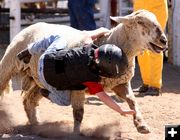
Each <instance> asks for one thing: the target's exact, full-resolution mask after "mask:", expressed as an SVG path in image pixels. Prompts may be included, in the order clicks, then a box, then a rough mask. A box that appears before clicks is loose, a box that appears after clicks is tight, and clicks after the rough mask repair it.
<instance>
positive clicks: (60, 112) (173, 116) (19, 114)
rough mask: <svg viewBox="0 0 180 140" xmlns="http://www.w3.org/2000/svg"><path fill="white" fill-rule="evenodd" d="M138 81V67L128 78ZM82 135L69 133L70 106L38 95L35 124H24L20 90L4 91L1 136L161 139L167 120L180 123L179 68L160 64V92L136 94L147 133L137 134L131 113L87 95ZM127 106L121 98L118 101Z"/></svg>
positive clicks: (23, 139) (24, 139)
mask: <svg viewBox="0 0 180 140" xmlns="http://www.w3.org/2000/svg"><path fill="white" fill-rule="evenodd" d="M140 84H141V78H140V74H139V70H138V69H136V75H135V77H134V78H133V80H132V85H133V88H136V87H138V86H139V85H140ZM87 98H88V100H89V102H90V104H86V105H85V113H84V119H83V122H82V127H81V132H82V135H78V136H77V135H74V134H73V133H72V126H73V116H72V108H71V106H69V107H59V106H57V105H55V104H52V103H50V102H49V101H48V100H46V99H42V100H41V102H40V105H39V107H38V109H39V116H40V118H41V120H40V124H39V125H38V126H30V125H27V124H26V122H27V117H26V115H25V112H24V110H23V106H22V96H21V95H20V91H18V90H17V91H13V92H11V93H10V94H7V95H5V97H4V99H3V100H2V101H1V104H0V134H1V135H0V139H1V140H47V139H49V140H53V139H61V140H105V139H106V140H164V136H165V134H164V129H165V125H167V124H180V69H179V68H175V67H173V66H171V65H170V64H167V63H165V64H164V70H163V88H162V96H157V97H152V96H146V97H138V98H137V102H138V104H139V108H140V110H141V112H142V114H143V116H144V119H145V121H146V122H147V124H148V125H149V127H150V129H151V133H150V134H139V133H138V132H137V130H136V129H135V127H134V125H133V121H132V117H130V116H128V117H123V116H120V115H119V114H118V113H116V112H114V111H112V110H111V109H109V108H108V107H106V106H105V105H104V104H103V103H102V102H101V101H99V100H98V99H97V98H96V97H95V96H87ZM118 103H119V104H120V105H122V107H123V108H128V105H127V104H126V103H125V102H118Z"/></svg>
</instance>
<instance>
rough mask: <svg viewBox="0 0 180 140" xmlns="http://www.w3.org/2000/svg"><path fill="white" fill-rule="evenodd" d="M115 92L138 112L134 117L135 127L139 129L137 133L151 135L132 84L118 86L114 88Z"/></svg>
mask: <svg viewBox="0 0 180 140" xmlns="http://www.w3.org/2000/svg"><path fill="white" fill-rule="evenodd" d="M113 90H114V92H115V93H116V94H117V95H118V96H119V97H120V98H122V99H124V100H126V101H127V103H128V105H129V107H130V108H131V109H132V110H135V111H136V114H135V115H134V116H133V119H134V125H135V126H136V128H137V131H138V132H139V133H142V134H147V133H150V130H149V128H148V126H147V125H146V123H145V121H144V119H143V117H142V115H141V112H140V111H139V108H138V104H137V102H136V99H135V96H134V93H133V91H132V88H131V85H130V83H128V84H121V85H118V86H116V87H114V88H113Z"/></svg>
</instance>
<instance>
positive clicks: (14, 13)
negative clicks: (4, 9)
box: [9, 0, 21, 41]
mask: <svg viewBox="0 0 180 140" xmlns="http://www.w3.org/2000/svg"><path fill="white" fill-rule="evenodd" d="M9 8H10V41H11V40H12V39H13V38H14V36H15V35H16V34H17V33H19V32H20V30H21V7H20V0H11V1H10V7H9Z"/></svg>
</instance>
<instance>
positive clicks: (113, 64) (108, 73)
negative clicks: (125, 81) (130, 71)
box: [95, 44, 128, 78]
mask: <svg viewBox="0 0 180 140" xmlns="http://www.w3.org/2000/svg"><path fill="white" fill-rule="evenodd" d="M95 63H96V66H97V68H98V70H99V75H101V76H104V77H109V78H118V77H119V76H121V75H123V74H124V73H125V70H126V69H127V67H128V61H127V57H126V55H125V53H124V52H123V51H122V50H121V49H120V48H119V47H117V46H116V45H113V44H105V45H102V46H100V47H99V48H97V49H96V50H95Z"/></svg>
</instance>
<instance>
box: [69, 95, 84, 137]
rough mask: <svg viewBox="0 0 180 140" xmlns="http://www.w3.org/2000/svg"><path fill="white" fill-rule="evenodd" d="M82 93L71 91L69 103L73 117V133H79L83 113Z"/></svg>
mask: <svg viewBox="0 0 180 140" xmlns="http://www.w3.org/2000/svg"><path fill="white" fill-rule="evenodd" d="M84 101H85V95H84V93H81V92H78V93H72V95H71V104H72V108H73V117H74V133H75V134H80V127H81V122H82V119H83V115H84Z"/></svg>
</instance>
